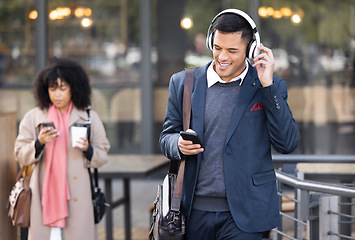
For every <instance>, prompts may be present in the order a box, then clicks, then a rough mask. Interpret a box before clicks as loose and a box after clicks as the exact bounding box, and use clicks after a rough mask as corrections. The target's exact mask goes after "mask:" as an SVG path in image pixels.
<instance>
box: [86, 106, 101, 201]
mask: <svg viewBox="0 0 355 240" xmlns="http://www.w3.org/2000/svg"><path fill="white" fill-rule="evenodd" d="M86 112H87V114H88V121H87V122H86V124H87V129H88V130H87V131H88V134H87V137H88V143H89V145H90V137H91V117H90V109H89V108H88V109H86ZM88 172H89V176H90V185H91V195H92V199H94V193H95V188H98V187H99V171H98V170H97V168H94V182H92V181H93V179H92V174H91V170H90V168H88Z"/></svg>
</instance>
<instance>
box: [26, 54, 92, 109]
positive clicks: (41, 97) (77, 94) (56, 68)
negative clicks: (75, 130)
mask: <svg viewBox="0 0 355 240" xmlns="http://www.w3.org/2000/svg"><path fill="white" fill-rule="evenodd" d="M49 62H50V64H49V66H48V67H46V68H44V69H42V70H41V71H40V72H39V73H38V74H37V76H36V80H35V83H34V86H33V92H34V96H35V99H36V101H37V106H38V107H39V108H41V109H48V108H49V106H50V105H51V104H52V102H51V100H50V98H49V94H48V85H49V82H52V81H57V79H58V78H59V79H61V80H62V81H65V82H67V83H68V84H69V85H70V92H71V99H72V101H73V104H74V106H75V107H76V108H78V109H80V110H85V109H86V108H87V107H89V106H90V105H91V88H90V83H89V77H88V75H87V74H86V73H85V71H84V69H83V67H82V66H81V65H80V64H79V63H77V62H76V61H73V60H71V59H67V58H56V57H53V58H51V59H50V60H49Z"/></svg>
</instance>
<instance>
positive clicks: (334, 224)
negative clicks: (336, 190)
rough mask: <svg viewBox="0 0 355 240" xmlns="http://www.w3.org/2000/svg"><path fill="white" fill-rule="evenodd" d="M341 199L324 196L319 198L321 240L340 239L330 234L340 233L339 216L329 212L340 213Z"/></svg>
mask: <svg viewBox="0 0 355 240" xmlns="http://www.w3.org/2000/svg"><path fill="white" fill-rule="evenodd" d="M338 203H339V197H338V196H334V195H324V196H321V197H320V198H319V240H337V239H338V237H337V236H335V235H330V234H329V233H330V232H332V233H337V234H338V233H339V226H338V221H339V216H338V215H337V214H330V213H329V212H330V211H331V212H339V208H338Z"/></svg>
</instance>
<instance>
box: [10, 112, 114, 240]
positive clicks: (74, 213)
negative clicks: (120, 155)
mask: <svg viewBox="0 0 355 240" xmlns="http://www.w3.org/2000/svg"><path fill="white" fill-rule="evenodd" d="M90 116H91V121H92V123H91V137H90V141H91V145H92V147H93V149H94V153H93V156H92V159H91V162H90V161H88V160H87V159H86V158H85V157H84V154H83V152H82V151H81V150H79V149H76V148H73V147H72V145H71V135H70V131H69V141H68V159H67V161H68V162H67V165H68V169H67V178H68V184H69V191H70V200H69V201H68V206H69V217H68V218H67V219H66V227H65V228H64V231H63V232H64V236H65V237H64V239H65V240H78V239H85V240H97V239H98V237H97V229H96V226H95V223H94V214H93V205H92V201H91V189H90V180H89V174H88V170H87V168H88V167H95V168H99V167H100V166H102V165H103V164H105V163H106V162H107V152H108V150H109V148H110V144H109V142H108V140H107V138H106V132H105V129H104V126H103V124H102V122H101V120H100V118H99V116H98V115H97V113H96V112H95V111H92V110H91V111H90ZM46 120H47V111H46V110H41V109H39V108H34V109H32V110H30V111H29V112H27V113H26V114H25V116H24V118H23V120H22V121H21V123H20V127H19V135H18V136H17V139H16V142H15V158H16V161H18V162H19V163H21V164H24V165H31V164H33V163H36V164H35V165H34V169H33V172H32V178H31V183H30V187H31V190H32V201H31V220H30V225H31V226H30V228H29V234H28V239H29V240H39V239H43V240H45V239H49V236H50V227H47V226H44V225H43V223H42V205H41V192H42V184H43V178H44V169H45V154H46V148H44V149H43V150H42V152H41V154H40V155H39V156H38V158H37V159H36V158H35V141H36V139H37V131H36V128H37V126H38V125H39V124H40V123H42V122H44V121H46ZM87 120H88V115H87V112H86V111H81V110H78V109H76V108H75V107H73V110H72V112H71V115H70V122H69V126H72V125H73V124H74V123H84V122H85V121H87Z"/></svg>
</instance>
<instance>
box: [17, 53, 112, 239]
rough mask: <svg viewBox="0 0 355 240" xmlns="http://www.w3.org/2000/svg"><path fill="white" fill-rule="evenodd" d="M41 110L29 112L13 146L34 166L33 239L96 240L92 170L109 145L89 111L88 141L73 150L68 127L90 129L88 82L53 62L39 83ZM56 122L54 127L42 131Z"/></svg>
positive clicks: (66, 63) (74, 67)
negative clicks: (77, 126)
mask: <svg viewBox="0 0 355 240" xmlns="http://www.w3.org/2000/svg"><path fill="white" fill-rule="evenodd" d="M34 95H35V98H36V101H37V107H36V108H34V109H32V110H30V111H29V112H27V113H26V114H25V116H24V118H23V119H22V121H21V123H20V127H19V134H18V136H17V139H16V142H15V157H16V161H18V162H19V163H20V164H22V165H25V166H29V165H32V164H34V167H33V172H32V178H31V183H30V187H31V190H32V201H31V210H30V227H29V234H28V239H29V240H38V239H42V240H46V239H49V240H57V239H58V240H64V239H65V240H78V239H85V240H96V239H97V231H96V228H95V223H94V214H93V205H92V200H91V185H90V178H89V174H88V170H87V169H88V168H91V167H92V168H98V167H100V166H102V165H103V164H105V163H106V162H107V153H108V151H109V148H110V144H109V142H108V140H107V138H106V132H105V129H104V126H103V124H102V122H101V120H100V118H99V116H98V114H97V113H96V112H95V111H93V110H91V111H89V113H90V117H91V130H90V141H88V139H87V138H81V139H80V141H79V144H77V145H75V147H73V146H72V136H71V131H70V128H71V127H72V126H73V125H74V124H76V123H81V124H85V123H86V124H87V123H88V122H89V115H88V112H87V111H86V110H87V109H88V108H89V107H90V104H91V88H90V84H89V78H88V76H87V74H86V73H85V71H84V69H83V68H82V67H81V66H80V65H79V64H78V63H77V62H75V61H72V60H69V59H57V58H55V59H52V60H51V63H50V65H49V66H48V67H46V68H44V69H43V70H41V71H40V72H39V73H38V75H37V77H36V80H35V84H34ZM47 121H50V122H53V123H54V128H52V127H42V128H41V126H43V124H42V123H43V122H47Z"/></svg>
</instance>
